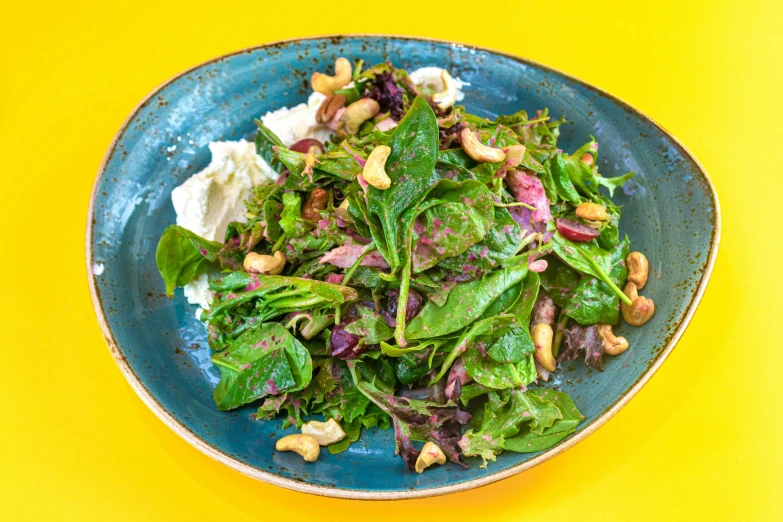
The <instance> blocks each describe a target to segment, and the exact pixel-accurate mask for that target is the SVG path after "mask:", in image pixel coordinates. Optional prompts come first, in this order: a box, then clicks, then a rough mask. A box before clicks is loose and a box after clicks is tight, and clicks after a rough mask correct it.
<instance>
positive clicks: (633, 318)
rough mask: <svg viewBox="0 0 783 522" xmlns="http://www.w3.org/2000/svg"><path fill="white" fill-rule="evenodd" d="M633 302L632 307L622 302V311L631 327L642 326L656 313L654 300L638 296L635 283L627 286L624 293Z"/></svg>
mask: <svg viewBox="0 0 783 522" xmlns="http://www.w3.org/2000/svg"><path fill="white" fill-rule="evenodd" d="M623 293H625V295H627V296H628V298H629V299H630V300H631V301H632V302H631V304H630V305H627V304H625V302H620V311H621V312H622V314H623V319H625V322H626V323H628V324H630V325H631V326H641V325H643V324H644V323H646V322H647V321H649V320H650V318H651V317H652V316H653V314H654V313H655V303H653V301H652V299H647V298H646V297H642V296H640V295H639V294H638V292H637V290H636V284H635V283H630V282H629V283H628V284H627V285H625V291H624V292H623Z"/></svg>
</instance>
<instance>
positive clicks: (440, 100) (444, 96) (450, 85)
mask: <svg viewBox="0 0 783 522" xmlns="http://www.w3.org/2000/svg"><path fill="white" fill-rule="evenodd" d="M440 79H441V80H442V81H443V90H442V91H440V92H436V93H435V94H433V95H432V97H431V98H430V100H431V101H432V103H434V104H435V105H437V106H438V109H440V110H442V111H445V110H446V109H448V108H449V107H451V106H452V105H454V102H456V101H457V82H455V81H454V78H452V77H451V75H450V74H449V71H447V70H445V69H444V70H442V71H441V72H440Z"/></svg>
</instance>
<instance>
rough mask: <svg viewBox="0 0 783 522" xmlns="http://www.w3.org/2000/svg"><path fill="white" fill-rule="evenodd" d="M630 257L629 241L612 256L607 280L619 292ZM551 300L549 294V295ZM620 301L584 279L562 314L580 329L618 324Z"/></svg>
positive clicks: (597, 281)
mask: <svg viewBox="0 0 783 522" xmlns="http://www.w3.org/2000/svg"><path fill="white" fill-rule="evenodd" d="M629 253H630V243H629V241H628V238H627V237H626V238H625V240H624V241H623V242H622V243H620V244H618V245H617V247H615V249H614V250H613V251H612V252H611V263H612V270H611V271H610V272H609V277H610V278H611V279H612V281H613V282H614V283H615V284H616V285H617V286H618V287H620V288H622V287H624V286H625V279H626V277H627V276H628V269H627V268H626V267H625V262H624V261H625V258H626V257H628V254H629ZM550 296H551V294H550ZM619 308H620V298H619V297H618V295H617V294H616V293H615V292H614V290H612V288H611V287H610V286H609V285H607V284H606V283H604V282H603V281H601V280H600V279H598V278H595V277H593V276H584V277H583V278H582V280H581V281H580V282H579V284H578V285H577V286H576V288H575V289H574V292H573V295H572V296H571V298H570V299H569V301H568V303H567V304H566V305H565V308H564V310H565V313H566V314H567V315H568V316H569V317H571V318H573V319H574V320H575V321H576V322H578V323H579V324H582V325H588V324H595V323H604V324H617V320H618V318H619Z"/></svg>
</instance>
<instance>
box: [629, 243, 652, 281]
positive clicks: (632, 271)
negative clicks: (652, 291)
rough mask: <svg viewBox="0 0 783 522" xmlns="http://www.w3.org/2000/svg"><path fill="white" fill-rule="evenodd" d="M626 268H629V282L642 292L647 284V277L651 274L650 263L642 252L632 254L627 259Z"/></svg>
mask: <svg viewBox="0 0 783 522" xmlns="http://www.w3.org/2000/svg"><path fill="white" fill-rule="evenodd" d="M625 266H627V267H628V280H629V281H630V282H632V283H634V284H635V285H636V288H638V289H639V290H641V289H642V288H644V285H646V284H647V276H648V275H649V273H650V263H648V262H647V258H646V257H644V254H642V253H641V252H631V253H630V254H628V257H626V258H625Z"/></svg>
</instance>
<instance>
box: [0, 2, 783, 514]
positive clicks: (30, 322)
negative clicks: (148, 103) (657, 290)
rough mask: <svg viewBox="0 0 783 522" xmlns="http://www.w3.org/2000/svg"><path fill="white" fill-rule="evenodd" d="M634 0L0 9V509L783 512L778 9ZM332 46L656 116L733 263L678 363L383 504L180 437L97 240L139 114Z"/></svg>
mask: <svg viewBox="0 0 783 522" xmlns="http://www.w3.org/2000/svg"><path fill="white" fill-rule="evenodd" d="M631 4H635V2H628V1H627V0H617V1H614V2H603V1H599V0H593V1H584V0H582V1H571V0H567V1H564V0H559V1H556V2H546V1H529V2H509V1H502V0H494V1H491V2H468V3H465V4H464V5H463V4H458V3H457V2H455V1H454V0H452V1H443V0H439V1H437V2H432V1H429V2H428V1H426V0H417V1H414V2H409V1H401V0H383V1H381V0H375V1H372V2H366V1H361V0H359V1H357V0H353V1H348V2H346V1H335V0H321V1H319V2H317V3H312V4H308V3H307V2H303V1H301V0H299V1H296V2H267V1H263V0H262V1H259V2H244V3H242V4H240V3H238V2H234V3H232V2H226V1H223V2H216V1H211V2H210V1H201V0H192V1H189V2H183V3H181V4H179V5H176V6H174V5H173V4H170V3H169V2H165V1H160V0H158V1H154V2H153V1H147V2H129V1H122V0H116V1H112V2H30V1H28V2H13V3H12V2H11V1H10V0H0V151H2V155H1V156H0V158H2V163H0V173H1V174H0V175H1V176H2V185H0V231H1V232H2V245H3V247H2V250H1V251H0V263H2V265H1V267H2V270H0V274H2V275H1V276H0V277H2V284H0V297H1V299H0V328H1V330H0V339H2V341H1V342H0V346H2V352H0V353H2V354H3V356H2V361H0V513H2V514H1V515H0V518H3V519H6V520H54V519H62V520H66V519H69V520H156V519H161V520H174V519H181V520H207V519H213V520H231V521H240V520H253V519H263V520H281V521H286V520H319V521H323V520H330V519H335V520H361V521H367V520H374V519H376V518H378V517H382V519H386V518H387V516H394V517H396V518H397V519H399V520H407V519H408V518H409V517H417V518H418V517H421V519H422V520H437V519H440V520H461V521H469V520H481V521H495V520H498V521H508V520H522V519H524V520H548V521H552V520H561V519H562V520H565V519H567V518H570V519H572V520H585V519H587V520H591V519H614V520H631V519H636V520H640V519H650V520H661V519H664V520H675V519H677V520H694V519H696V520H698V519H704V520H716V519H721V520H747V519H755V520H771V519H774V518H777V519H781V518H782V517H783V500H781V499H782V498H783V471H782V470H783V449H781V444H783V436H782V435H783V422H782V421H781V417H782V416H783V406H782V405H781V402H782V401H781V399H783V392H781V387H783V364H781V363H783V355H781V354H782V353H783V342H781V335H780V327H781V325H783V309H782V307H781V306H780V302H781V295H782V294H783V276H781V272H780V270H781V268H780V259H781V255H783V248H781V241H782V240H783V234H781V233H780V224H781V207H782V205H781V201H782V200H783V182H781V179H782V176H783V168H781V165H782V163H781V160H780V158H781V152H783V151H782V150H781V149H783V133H782V132H781V128H783V106H782V105H781V94H782V93H783V74H781V72H782V69H781V63H783V59H782V58H781V53H783V28H782V27H781V22H782V21H783V10H781V8H780V6H781V2H780V1H778V0H768V1H761V0H759V1H747V2H740V1H735V2H732V1H726V0H711V1H706V0H705V1H702V2H688V1H683V0H661V1H656V2H639V3H638V5H631ZM230 5H233V7H229V6H230ZM338 32H353V33H361V32H383V33H401V34H411V35H422V36H432V37H436V38H444V39H456V40H461V41H463V42H466V43H474V44H478V45H483V46H488V47H493V48H497V49H501V50H503V51H508V52H511V53H516V54H519V55H521V56H524V57H527V58H531V59H533V60H537V61H540V62H542V63H545V64H547V65H550V66H552V67H555V68H558V69H561V70H563V71H565V72H568V73H570V74H573V75H575V76H577V77H580V78H582V79H584V80H586V81H588V82H591V83H593V84H595V85H598V86H600V87H602V88H604V89H606V90H608V91H610V92H612V93H614V94H616V95H617V96H619V97H620V98H622V99H624V100H626V101H628V102H630V103H631V104H632V105H634V106H636V107H637V108H639V109H641V110H642V111H644V112H646V113H647V114H649V115H650V116H652V117H653V118H654V119H656V120H657V121H659V122H661V123H662V124H663V125H664V126H665V127H666V128H668V129H669V130H670V131H671V132H673V133H674V134H675V135H676V136H678V137H679V138H680V139H681V140H682V141H683V142H684V143H685V144H686V145H687V146H688V147H690V149H691V150H692V151H693V152H694V154H695V155H696V156H697V157H698V158H699V159H700V160H701V161H702V162H703V163H704V165H705V167H706V168H707V170H708V171H709V172H710V173H711V175H712V178H713V180H714V182H715V185H716V186H717V189H718V193H719V195H720V199H721V205H722V208H723V236H722V244H721V251H720V255H719V257H718V261H717V265H716V267H715V272H714V274H713V276H712V282H711V283H710V286H709V288H708V290H707V293H706V295H705V297H704V300H703V302H702V305H701V308H700V309H699V311H698V313H697V314H696V316H695V318H694V320H693V322H692V323H691V326H690V328H689V329H688V331H687V333H686V334H685V336H684V337H683V338H682V340H681V341H680V343H679V345H678V347H677V349H676V350H675V351H674V352H673V354H672V356H671V357H670V359H669V360H668V361H667V362H666V364H665V365H664V366H663V368H662V369H661V370H660V371H659V372H658V374H657V375H656V376H655V377H654V378H653V379H652V381H651V382H650V383H649V384H648V385H647V386H646V387H645V388H644V390H643V391H642V392H641V393H640V394H639V395H638V396H637V397H636V398H635V399H634V400H633V401H632V402H631V403H630V404H629V405H628V406H627V407H626V408H625V409H624V410H623V411H622V412H621V413H620V414H619V415H617V417H615V418H614V419H613V420H612V421H610V422H609V423H608V424H607V425H606V426H604V427H603V428H601V429H600V430H599V431H598V432H597V433H595V434H594V435H592V436H591V437H589V438H588V439H587V440H585V441H584V442H582V443H580V444H578V445H577V446H576V447H575V448H573V449H571V450H569V451H568V452H566V453H565V454H563V455H561V456H559V457H557V458H555V459H553V460H550V461H548V462H547V463H545V464H543V465H541V466H539V467H537V468H535V469H533V470H531V471H529V472H527V473H524V474H522V475H518V476H515V477H513V478H510V479H507V480H505V481H502V482H500V483H497V484H493V485H490V486H488V487H485V488H481V489H478V490H474V491H470V492H466V493H460V494H456V495H451V496H446V497H439V498H433V499H428V500H417V501H408V502H402V501H400V502H393V503H386V504H382V505H380V504H371V503H366V502H365V503H361V502H352V501H344V500H332V499H326V498H317V497H313V496H307V495H303V494H300V493H294V492H291V491H287V490H283V489H279V488H276V487H273V486H269V485H266V484H263V483H260V482H256V481H253V480H251V479H249V478H245V477H244V476H242V475H240V474H238V473H236V472H234V471H231V470H230V469H228V468H227V467H224V466H223V465H221V464H218V463H216V462H214V461H212V460H210V459H209V458H208V457H206V456H204V455H202V454H201V453H199V452H198V451H197V450H195V449H194V448H192V447H190V446H189V445H187V444H186V443H185V442H184V441H183V440H180V439H179V438H178V437H177V436H176V435H175V434H174V433H173V432H171V431H169V430H168V428H166V427H165V426H164V425H163V424H162V423H161V422H160V421H159V420H158V419H157V418H156V417H154V416H153V414H152V413H151V412H150V411H149V410H148V409H147V408H146V407H145V406H144V405H143V404H142V402H141V401H140V400H139V399H138V398H137V397H136V396H135V395H134V393H133V392H132V390H131V389H130V387H129V386H128V385H127V384H126V382H125V380H124V378H123V377H122V375H121V374H120V372H119V371H118V369H117V368H116V366H115V364H114V362H113V361H112V358H111V356H110V355H109V352H108V350H107V349H106V348H105V346H104V343H103V339H102V337H101V334H100V331H99V329H98V325H97V322H96V321H95V318H94V315H93V311H92V306H91V304H90V299H89V295H88V291H87V283H86V271H85V268H84V261H83V256H84V247H83V236H84V226H85V221H86V213H87V204H88V200H89V195H90V189H91V186H92V183H93V178H94V176H95V173H96V171H97V170H98V167H99V165H100V162H101V159H102V157H103V154H104V152H105V150H106V148H107V147H108V145H109V143H110V142H111V139H112V137H113V135H114V133H115V132H116V131H117V130H118V128H119V127H120V124H121V123H122V121H123V120H124V118H125V117H126V116H127V114H128V113H129V112H130V111H131V109H133V107H134V106H135V105H136V103H137V102H138V101H139V100H141V98H142V97H144V96H145V95H146V94H147V93H148V92H149V91H150V90H152V89H153V88H154V87H156V86H157V85H158V84H160V83H161V82H163V81H164V80H166V79H167V78H169V77H170V76H172V75H174V74H175V73H178V72H180V71H181V70H183V69H185V68H187V67H190V66H192V65H194V64H197V63H199V62H201V61H203V60H206V59H209V58H212V57H214V56H217V55H219V54H222V53H226V52H229V51H234V50H236V49H239V48H242V47H246V46H251V45H256V44H260V43H263V42H268V41H273V40H278V39H283V38H291V37H296V36H304V35H314V34H323V33H338Z"/></svg>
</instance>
